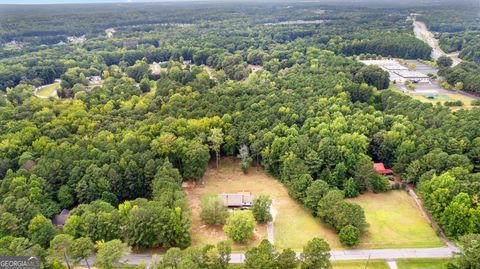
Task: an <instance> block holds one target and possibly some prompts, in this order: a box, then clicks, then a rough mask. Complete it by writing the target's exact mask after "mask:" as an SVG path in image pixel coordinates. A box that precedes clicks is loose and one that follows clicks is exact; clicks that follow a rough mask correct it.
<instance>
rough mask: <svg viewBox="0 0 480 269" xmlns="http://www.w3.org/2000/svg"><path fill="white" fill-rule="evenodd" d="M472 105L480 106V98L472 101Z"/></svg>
mask: <svg viewBox="0 0 480 269" xmlns="http://www.w3.org/2000/svg"><path fill="white" fill-rule="evenodd" d="M471 105H472V106H480V99H475V100H473V101H472V102H471Z"/></svg>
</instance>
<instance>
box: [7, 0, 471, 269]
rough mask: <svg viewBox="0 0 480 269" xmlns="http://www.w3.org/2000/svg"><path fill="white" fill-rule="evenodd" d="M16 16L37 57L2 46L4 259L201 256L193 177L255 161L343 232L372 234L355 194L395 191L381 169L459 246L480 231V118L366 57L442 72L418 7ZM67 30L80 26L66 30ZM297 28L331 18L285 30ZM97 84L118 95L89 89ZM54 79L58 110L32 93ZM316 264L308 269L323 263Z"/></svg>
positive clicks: (10, 23) (20, 36) (138, 9)
mask: <svg viewBox="0 0 480 269" xmlns="http://www.w3.org/2000/svg"><path fill="white" fill-rule="evenodd" d="M11 8H13V9H14V12H13V11H12V13H11V16H5V17H2V18H0V20H1V22H2V23H1V27H0V38H1V39H2V40H3V41H4V42H5V43H7V42H11V41H12V40H16V41H18V42H21V44H23V45H22V46H20V47H17V48H12V47H10V46H4V47H3V48H2V49H1V50H0V55H1V60H0V88H1V89H2V92H1V93H0V179H1V181H0V203H1V205H2V206H1V207H0V223H1V225H0V237H1V238H0V253H1V254H2V255H33V254H35V255H38V256H41V257H42V258H44V259H46V257H47V256H48V254H49V252H47V250H48V249H50V250H51V249H55V248H56V247H60V248H61V243H62V242H66V241H68V240H70V241H73V243H72V244H75V242H77V240H85V242H86V241H89V242H95V241H101V240H104V241H108V243H103V244H110V245H111V247H113V246H117V245H116V244H118V246H123V245H122V244H123V243H122V242H124V243H126V244H127V245H128V246H132V247H135V248H137V249H143V248H149V247H165V248H171V249H173V250H172V251H171V253H170V254H171V255H174V254H173V253H174V252H175V253H176V255H183V254H182V251H181V250H180V249H177V248H176V247H179V248H186V247H188V246H189V245H190V243H191V237H190V228H191V219H190V212H189V209H188V205H187V201H186V197H185V193H184V192H183V191H182V189H181V183H182V181H184V180H199V179H200V178H201V177H202V176H203V174H204V172H205V170H206V168H207V165H208V163H209V161H211V160H215V159H217V158H218V157H220V156H238V155H239V154H240V156H241V157H242V166H244V168H245V167H248V166H250V165H262V166H263V167H264V168H265V170H266V171H267V172H268V173H270V174H271V175H273V176H274V177H276V178H277V179H278V180H280V181H281V182H282V183H283V184H284V185H285V186H286V187H287V188H288V190H289V194H290V196H291V197H293V198H294V199H296V200H298V201H299V202H300V203H301V204H302V205H304V206H305V207H306V208H307V209H309V210H310V211H311V213H312V214H313V215H314V216H317V217H319V218H321V219H322V220H323V221H324V222H325V223H327V224H328V225H329V226H330V227H332V229H333V230H335V231H336V232H338V233H342V230H343V231H344V232H345V231H346V230H347V229H348V230H352V229H354V230H355V231H357V232H358V233H359V234H360V233H362V232H364V231H365V229H366V222H365V216H364V213H363V210H362V208H361V207H360V206H359V205H356V204H353V203H346V202H344V201H343V198H344V197H355V196H358V195H360V194H361V193H364V192H367V191H372V192H385V191H388V190H389V189H390V186H389V184H388V180H387V178H386V177H384V176H380V175H378V174H377V173H376V171H375V170H374V168H373V162H374V161H380V162H384V163H385V164H386V166H388V167H393V169H394V170H395V173H396V174H397V175H398V176H399V177H401V178H403V179H404V180H405V182H407V183H411V184H413V185H415V186H416V187H417V188H418V190H419V191H420V194H421V197H422V199H423V200H424V202H425V205H426V207H427V209H428V210H429V211H430V213H431V214H432V215H433V217H434V218H435V219H436V220H437V221H438V222H439V223H440V224H441V226H442V227H443V229H444V230H445V232H446V233H447V235H448V236H450V237H451V238H452V239H456V238H458V237H460V236H463V235H466V234H470V233H480V202H479V200H478V193H480V174H479V173H480V138H479V136H480V122H479V121H480V110H479V109H472V110H459V111H457V112H451V111H450V110H449V109H448V108H446V107H442V106H435V105H432V104H425V103H421V102H419V101H416V100H413V99H411V98H410V97H408V96H405V95H402V94H400V93H398V92H395V91H393V90H389V89H385V88H388V84H389V81H388V79H387V78H386V73H385V72H384V71H382V70H381V69H379V68H375V67H370V66H365V65H363V64H361V63H359V62H357V61H356V60H355V59H356V57H353V56H357V55H360V54H375V55H380V56H385V57H388V56H394V57H401V58H409V59H417V58H422V59H429V58H430V53H431V49H430V47H428V45H427V44H425V43H423V42H422V41H419V40H417V39H416V38H415V37H414V35H413V31H412V26H411V25H410V24H409V22H408V21H406V20H405V18H406V15H407V14H408V10H407V9H404V8H398V9H390V8H389V9H379V8H375V7H370V8H356V7H347V6H345V7H342V6H337V7H333V6H320V5H319V4H315V3H303V4H299V5H298V6H295V7H289V6H287V5H283V4H276V5H273V4H271V3H269V4H255V5H254V4H249V5H240V6H232V5H229V4H225V5H216V6H212V7H203V8H200V9H198V7H195V6H194V7H188V6H184V5H182V4H179V5H178V6H175V5H174V6H162V5H154V4H145V5H138V6H132V8H131V9H125V7H123V6H120V7H118V8H119V9H121V10H122V12H123V13H120V11H118V10H116V9H113V10H111V11H110V12H112V14H113V13H118V14H121V15H115V16H110V15H108V16H104V15H101V14H102V13H99V12H94V11H91V7H89V6H82V7H77V6H71V10H70V9H66V10H64V12H63V13H62V15H58V16H57V15H55V16H53V15H52V13H51V12H54V11H52V10H51V9H48V8H46V7H45V8H44V7H42V8H41V9H40V10H39V12H38V14H37V13H35V14H37V15H32V14H31V13H29V12H27V11H25V10H23V9H24V8H23V7H22V8H18V9H16V8H14V7H11ZM25 8H26V7H25ZM193 10H195V12H194V11H193ZM312 10H313V11H315V12H312ZM57 12H58V11H57ZM159 12H161V14H167V15H165V16H161V15H158V13H159ZM43 13H44V14H43ZM192 13H194V14H195V16H190V15H191V14H192ZM18 14H24V15H23V16H24V17H19V16H18ZM74 14H82V15H81V16H80V15H78V16H76V15H74ZM108 14H110V13H108ZM154 14H157V15H155V16H154ZM52 16H53V17H54V19H52ZM124 17H128V18H129V19H128V20H126V21H125V20H124ZM158 18H161V20H158ZM67 20H73V21H78V22H80V23H66V24H65V27H63V26H62V27H60V25H62V23H63V22H65V21H67ZM289 20H294V21H295V20H306V21H309V20H310V21H311V20H322V22H316V23H305V24H296V23H292V24H275V23H277V22H285V21H289ZM32 21H33V22H36V21H38V22H39V23H38V24H37V25H35V26H34V27H33V28H32V27H31V24H29V23H31V22H32ZM110 27H115V29H116V32H115V33H114V35H113V36H112V37H110V38H108V37H106V36H105V32H104V31H105V29H106V28H110ZM84 34H85V35H86V38H87V40H86V41H85V42H83V43H81V44H63V45H61V44H57V45H52V44H56V43H58V42H60V41H65V38H66V36H69V35H77V36H78V35H84ZM153 62H157V63H158V62H161V64H160V66H161V68H160V72H152V70H151V69H150V64H152V63H153ZM255 68H256V69H255ZM450 69H451V70H452V71H450ZM459 69H462V70H463V69H465V70H467V71H465V72H466V73H462V72H461V71H458V72H457V71H455V70H459ZM478 71H479V69H478V65H475V64H474V63H465V64H462V65H459V66H458V67H454V68H447V69H445V70H442V72H445V74H444V76H445V77H446V79H447V80H448V81H449V82H451V83H455V82H457V81H464V82H465V87H466V88H465V89H466V90H468V89H467V87H469V86H467V83H466V81H468V79H469V78H470V77H469V76H471V74H472V73H474V72H477V77H476V79H477V80H478ZM448 72H451V74H450V73H448ZM468 72H470V73H468ZM91 76H100V77H101V78H102V79H103V83H102V84H101V85H99V86H96V87H87V86H88V84H89V80H88V78H89V77H91ZM55 79H61V88H60V89H59V90H58V96H59V98H48V99H41V98H38V97H36V96H34V94H33V87H36V86H40V85H44V84H49V83H52V82H53V81H54V80H55ZM472 79H473V80H475V78H472ZM472 83H476V82H472ZM476 85H478V84H476ZM383 89H385V90H383ZM476 89H477V90H476ZM478 89H480V86H478V87H477V86H473V88H472V89H471V91H478ZM241 149H243V151H242V152H241ZM62 209H71V215H70V217H69V218H68V219H67V221H66V224H65V226H64V227H63V229H61V230H57V229H56V228H55V227H54V226H53V224H52V223H51V221H50V219H51V218H52V217H53V216H54V215H55V214H58V213H59V212H60V211H61V210H62ZM52 239H54V240H52ZM61 240H63V241H61ZM118 240H120V241H122V242H120V241H118ZM80 242H81V241H80ZM309 244H310V243H309ZM325 244H326V243H325V242H324V241H319V240H313V241H312V243H311V245H308V246H306V247H305V249H306V250H305V252H307V253H308V251H309V250H310V249H315V248H317V249H318V251H319V252H317V253H320V252H321V253H324V252H325V251H326V250H328V249H329V248H328V245H327V246H325ZM83 245H88V244H86V243H84V244H83ZM110 245H108V246H110ZM212 248H213V246H212ZM225 248H226V247H225V246H223V245H219V246H217V247H215V248H214V249H215V251H217V252H222V251H223V252H224V251H227V250H225ZM198 251H200V252H201V250H198ZM205 251H207V250H205ZM262 251H263V252H262ZM312 251H313V250H312ZM322 251H323V252H322ZM227 252H228V251H227ZM265 252H267V253H270V254H272V253H276V254H275V255H277V254H278V255H280V256H281V255H285V256H288V257H290V258H291V253H289V252H288V251H284V253H285V254H283V253H282V254H279V253H277V252H276V250H275V249H274V247H273V246H269V245H268V242H265V243H262V244H261V245H260V246H258V248H254V249H252V250H250V251H249V253H250V254H249V255H251V256H250V257H257V256H261V255H260V254H261V253H265ZM197 254H198V253H197ZM99 255H100V253H99ZM185 255H187V254H185ZM255 255H257V256H255ZM262 255H263V254H262ZM272 255H273V254H272ZM77 256H78V255H77ZM100 256H101V255H100ZM280 256H278V257H280ZM78 257H81V255H80V256H78ZM307 258H308V257H307ZM307 258H305V257H304V258H303V260H302V261H301V262H302V264H305V265H304V266H305V267H302V268H318V267H309V265H308V264H309V262H312V261H310V260H308V259H307ZM58 259H60V260H61V259H63V258H62V257H59V258H58ZM252 259H253V258H252ZM278 259H279V260H278V263H280V262H281V261H282V260H281V259H280V258H278ZM266 260H268V258H267V259H266ZM316 262H317V263H318V262H320V261H316ZM52 263H54V261H50V260H49V261H48V262H46V264H49V265H51V266H53V265H54V264H52ZM227 263H228V262H227ZM252 263H255V262H252ZM302 266H303V265H302ZM160 268H161V267H160ZM165 268H169V267H168V266H166V267H165ZM187 268H188V267H187ZM192 268H193V267H192ZM199 268H209V267H208V266H207V267H199ZM212 268H214V267H212ZM215 268H225V267H215ZM252 268H253V267H252ZM272 268H273V267H272ZM285 268H288V267H285ZM292 268H295V267H292ZM322 268H323V267H322Z"/></svg>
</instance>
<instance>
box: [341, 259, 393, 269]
mask: <svg viewBox="0 0 480 269" xmlns="http://www.w3.org/2000/svg"><path fill="white" fill-rule="evenodd" d="M332 265H333V269H365V268H367V269H388V268H389V267H388V264H387V263H386V262H385V260H370V261H368V265H367V260H358V261H332ZM365 266H366V267H365Z"/></svg>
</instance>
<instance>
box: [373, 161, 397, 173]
mask: <svg viewBox="0 0 480 269" xmlns="http://www.w3.org/2000/svg"><path fill="white" fill-rule="evenodd" d="M373 167H374V168H375V170H376V171H377V173H379V174H380V175H384V176H393V170H392V169H385V165H383V163H374V164H373Z"/></svg>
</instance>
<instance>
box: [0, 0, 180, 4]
mask: <svg viewBox="0 0 480 269" xmlns="http://www.w3.org/2000/svg"><path fill="white" fill-rule="evenodd" d="M167 1H170V2H178V1H186V0H0V4H69V3H122V2H123V3H126V2H133V3H140V2H167Z"/></svg>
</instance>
